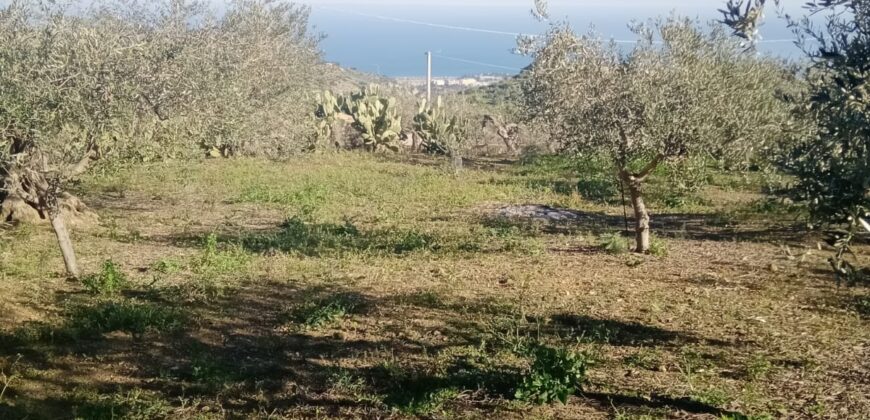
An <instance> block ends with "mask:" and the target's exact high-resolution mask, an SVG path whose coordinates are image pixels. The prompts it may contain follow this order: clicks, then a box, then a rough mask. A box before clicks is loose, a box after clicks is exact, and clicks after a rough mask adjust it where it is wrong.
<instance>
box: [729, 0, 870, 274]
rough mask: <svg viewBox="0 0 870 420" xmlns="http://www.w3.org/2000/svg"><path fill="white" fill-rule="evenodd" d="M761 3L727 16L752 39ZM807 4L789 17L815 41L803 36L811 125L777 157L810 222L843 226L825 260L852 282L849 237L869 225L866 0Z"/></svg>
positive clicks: (869, 13)
mask: <svg viewBox="0 0 870 420" xmlns="http://www.w3.org/2000/svg"><path fill="white" fill-rule="evenodd" d="M777 3H779V2H777ZM764 6H765V2H764V1H756V2H754V3H751V2H750V3H745V4H744V3H743V2H734V1H732V2H729V4H728V5H727V7H726V9H725V10H723V13H725V19H724V22H725V23H726V24H728V25H729V26H731V27H732V28H734V30H735V33H737V34H738V35H740V36H742V37H745V38H748V39H751V40H754V39H756V38H757V32H758V31H757V27H758V21H759V20H760V18H761V15H762V13H761V10H763V7H764ZM805 7H806V9H807V12H808V16H806V17H803V18H801V19H797V20H795V19H792V18H789V23H790V24H791V26H792V27H793V28H794V30H795V34H796V35H797V36H798V38H799V39H801V40H803V41H807V40H809V41H812V42H804V43H803V46H804V49H805V52H806V54H807V56H808V57H809V58H810V66H809V68H808V69H807V73H806V79H807V81H808V82H809V86H810V87H809V92H808V94H807V96H806V98H804V100H803V101H802V102H799V103H798V106H799V108H801V111H802V113H803V114H804V115H805V117H806V118H807V119H808V120H809V121H811V122H813V123H815V129H814V130H813V131H812V132H811V133H810V134H809V135H805V136H802V137H799V138H798V139H797V141H796V142H795V143H794V144H793V145H792V147H791V148H790V149H789V150H788V152H787V153H785V154H784V156H783V159H782V161H781V164H782V166H783V168H784V169H785V170H786V171H788V172H790V173H791V174H793V175H795V176H796V178H797V181H796V182H795V183H794V186H793V188H792V189H791V192H792V193H793V195H794V196H795V197H796V198H797V199H798V200H801V201H802V202H804V203H806V204H807V205H808V207H809V209H810V212H811V214H812V217H813V219H814V222H815V225H817V226H825V225H828V226H830V225H834V226H845V228H846V229H845V231H844V232H841V233H840V234H838V235H837V237H835V238H834V241H833V245H834V248H835V249H836V253H835V254H834V256H833V257H832V258H831V259H830V263H831V265H832V267H833V268H834V271H835V272H836V275H837V277H838V279H840V280H845V281H846V282H856V281H858V280H861V278H860V277H862V275H863V274H862V272H861V270H857V269H856V268H855V267H853V266H852V264H851V263H849V262H848V261H846V259H845V257H846V256H847V254H849V253H850V251H851V248H850V242H851V241H852V239H853V238H854V237H855V236H856V235H857V234H858V233H859V232H861V231H870V223H868V221H867V220H868V219H870V2H867V1H857V0H848V1H847V0H824V1H815V2H809V3H807V4H806V5H805ZM813 15H814V16H820V15H822V16H824V18H825V19H824V23H823V24H822V25H817V24H815V23H814V22H813V20H812V19H811V18H810V17H809V16H813ZM816 20H818V19H816ZM865 280H866V279H865Z"/></svg>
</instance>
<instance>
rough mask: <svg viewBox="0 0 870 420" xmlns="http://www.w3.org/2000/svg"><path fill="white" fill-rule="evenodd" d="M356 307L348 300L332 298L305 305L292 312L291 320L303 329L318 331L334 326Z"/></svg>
mask: <svg viewBox="0 0 870 420" xmlns="http://www.w3.org/2000/svg"><path fill="white" fill-rule="evenodd" d="M355 307H356V305H355V304H354V303H353V302H351V301H350V300H349V299H345V298H343V297H334V298H331V299H326V300H319V301H313V302H309V303H306V304H304V305H302V306H300V307H298V308H296V309H295V310H293V311H292V319H293V320H294V321H296V322H298V323H300V324H302V325H303V326H304V327H305V328H309V329H319V328H323V327H328V326H331V325H334V324H336V323H337V322H338V321H340V320H341V319H342V318H344V317H346V316H347V315H348V314H350V313H351V312H352V311H353V310H354V308H355Z"/></svg>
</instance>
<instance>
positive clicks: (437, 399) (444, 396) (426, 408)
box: [397, 388, 459, 416]
mask: <svg viewBox="0 0 870 420" xmlns="http://www.w3.org/2000/svg"><path fill="white" fill-rule="evenodd" d="M458 396H459V390H457V389H456V388H442V389H439V390H436V391H433V392H430V393H427V394H425V395H423V396H422V397H419V398H411V399H410V400H409V401H407V402H404V403H403V404H401V405H398V406H397V408H398V410H399V412H401V413H402V414H405V415H410V416H431V415H432V414H435V413H438V412H441V411H443V410H444V405H445V404H446V403H448V402H450V401H451V400H455V399H456V398H457V397H458Z"/></svg>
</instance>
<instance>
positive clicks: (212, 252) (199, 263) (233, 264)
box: [192, 233, 251, 280]
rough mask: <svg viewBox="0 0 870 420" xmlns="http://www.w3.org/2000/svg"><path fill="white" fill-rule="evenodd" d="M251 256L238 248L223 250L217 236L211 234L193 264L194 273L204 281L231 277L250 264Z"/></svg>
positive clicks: (232, 247) (231, 247)
mask: <svg viewBox="0 0 870 420" xmlns="http://www.w3.org/2000/svg"><path fill="white" fill-rule="evenodd" d="M250 260H251V258H250V256H249V255H248V254H246V253H245V252H244V251H243V250H242V249H240V248H239V247H238V246H230V247H229V249H221V248H220V247H219V243H218V236H217V234H214V233H211V234H209V235H208V236H207V237H206V238H205V241H203V244H202V253H201V254H200V257H199V258H198V259H196V260H194V262H193V267H192V268H193V272H194V273H196V274H198V275H199V276H200V277H201V278H202V279H204V280H209V279H214V278H215V277H220V276H224V275H231V274H235V273H237V272H239V271H240V270H241V269H243V268H244V267H245V266H247V265H248V264H249V263H250Z"/></svg>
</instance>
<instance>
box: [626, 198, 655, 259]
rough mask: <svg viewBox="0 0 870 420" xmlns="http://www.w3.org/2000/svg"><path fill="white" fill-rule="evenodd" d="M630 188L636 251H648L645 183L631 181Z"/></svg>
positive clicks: (648, 234)
mask: <svg viewBox="0 0 870 420" xmlns="http://www.w3.org/2000/svg"><path fill="white" fill-rule="evenodd" d="M628 190H629V192H630V194H631V206H632V208H633V209H634V220H635V227H634V234H635V242H636V246H635V249H634V250H635V252H639V253H643V254H645V253H648V252H649V250H650V229H649V222H650V217H649V211H647V209H646V203H645V202H644V201H643V184H642V183H641V182H638V181H629V182H628Z"/></svg>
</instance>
